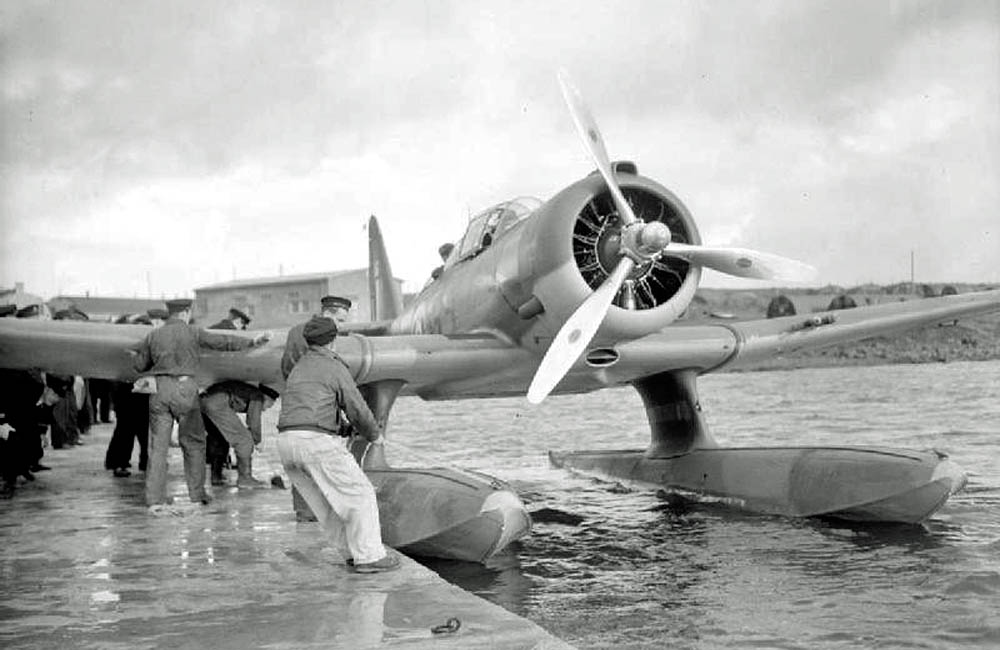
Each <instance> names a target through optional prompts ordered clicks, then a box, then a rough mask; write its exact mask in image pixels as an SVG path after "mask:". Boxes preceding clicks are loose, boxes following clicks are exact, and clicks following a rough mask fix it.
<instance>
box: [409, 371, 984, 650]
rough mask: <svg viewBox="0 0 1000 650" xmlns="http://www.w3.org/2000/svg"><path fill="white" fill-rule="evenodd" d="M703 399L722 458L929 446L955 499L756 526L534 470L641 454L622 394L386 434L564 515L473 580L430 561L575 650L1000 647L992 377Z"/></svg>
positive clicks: (758, 386) (430, 411)
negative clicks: (904, 520)
mask: <svg viewBox="0 0 1000 650" xmlns="http://www.w3.org/2000/svg"><path fill="white" fill-rule="evenodd" d="M700 391H701V400H702V405H703V406H704V408H705V411H706V416H707V418H708V421H709V424H710V426H711V429H712V431H713V434H714V435H715V437H716V438H717V439H718V440H719V442H720V443H721V444H723V445H732V446H742V445H750V446H752V445H831V446H841V445H888V446H898V447H907V448H914V449H927V448H936V449H939V450H942V451H946V452H947V453H949V454H950V455H951V456H952V458H953V459H955V460H956V461H957V462H958V463H959V464H960V465H961V466H962V467H963V468H964V469H965V470H966V471H967V472H968V473H969V485H968V487H967V489H966V490H965V491H964V492H963V493H961V494H959V495H956V496H955V497H952V499H951V500H950V501H949V502H948V504H947V505H946V506H945V507H944V508H943V509H942V510H941V511H940V512H939V513H937V514H936V515H935V516H934V517H932V518H931V520H929V521H928V522H927V523H926V524H925V525H922V526H886V525H882V526H878V525H849V524H846V523H837V522H830V521H819V520H793V519H787V518H782V517H771V516H760V515H753V514H747V513H740V512H735V511H733V510H731V509H729V508H727V507H724V506H721V505H719V504H712V503H691V502H689V501H683V500H679V499H675V498H669V497H667V496H666V495H663V494H657V493H656V492H655V491H653V490H650V491H641V490H639V491H636V490H629V489H625V488H623V487H622V486H620V485H617V484H614V483H608V482H600V481H596V480H592V479H588V478H584V477H580V476H576V475H573V474H571V473H570V472H568V471H565V470H559V469H555V468H552V467H550V466H549V463H548V461H547V457H546V451H547V450H549V449H559V450H567V449H574V450H579V449H601V448H604V449H609V448H625V447H635V448H642V447H644V446H645V445H646V444H647V442H648V436H649V434H648V427H647V424H646V420H645V413H644V410H643V407H642V403H641V401H640V399H639V397H638V395H637V394H636V393H635V392H634V391H633V390H631V389H615V390H607V391H602V392H599V393H595V394H590V395H580V396H567V397H550V398H549V399H548V400H547V401H546V402H545V403H544V405H543V406H541V407H531V406H530V405H529V404H527V402H526V401H524V400H519V399H503V400H478V401H472V402H443V403H427V402H421V401H419V400H416V399H404V400H401V401H400V402H399V403H398V405H397V407H396V410H395V412H394V418H393V428H392V430H391V433H390V436H391V438H393V439H395V440H398V441H399V442H400V443H401V444H403V445H405V447H406V449H409V450H412V452H413V454H415V456H413V458H416V459H418V460H425V461H426V460H427V459H428V458H438V459H441V460H443V461H445V462H447V463H451V464H455V465H458V466H460V467H467V468H472V469H477V470H481V471H485V472H488V473H491V474H493V475H496V476H499V477H500V478H503V479H505V480H508V481H510V482H511V483H512V484H513V485H514V487H515V488H516V489H517V490H518V492H519V493H520V494H521V495H522V497H523V498H524V500H525V501H526V502H527V504H528V507H529V510H531V511H539V510H543V509H545V511H544V512H546V513H549V514H550V515H551V513H553V512H556V513H557V514H558V513H566V514H569V515H572V517H570V518H568V519H567V520H566V521H567V522H568V523H563V522H562V521H563V519H564V518H563V517H552V516H547V517H540V518H539V521H537V522H536V524H535V526H534V530H533V532H532V534H531V536H530V537H528V538H527V539H526V540H524V541H523V542H521V543H519V544H517V545H515V547H513V548H512V549H511V552H509V553H507V554H505V555H504V556H503V557H499V558H496V559H495V560H494V561H492V562H491V563H490V565H489V566H487V567H481V566H479V565H472V564H465V563H457V562H443V561H439V562H427V564H428V565H429V566H431V567H432V568H434V569H435V570H437V571H438V572H439V573H441V574H442V575H443V576H445V577H446V578H448V579H449V580H452V581H453V582H455V583H456V584H459V585H460V586H463V587H464V588H466V589H468V590H470V591H473V592H474V593H477V594H479V595H481V596H483V597H485V598H487V599H489V600H491V601H493V602H495V603H497V604H500V605H502V606H503V607H505V608H507V609H509V610H511V611H513V612H516V613H518V614H521V615H524V616H526V617H528V618H530V619H531V620H533V621H535V622H537V623H539V624H540V625H542V626H543V627H544V628H546V629H548V630H549V631H551V632H553V633H554V634H556V635H557V636H559V637H561V638H563V639H566V640H567V641H569V642H571V643H574V644H576V645H578V646H579V647H581V648H602V647H611V646H614V647H618V648H660V647H680V648H716V647H732V648H746V647H759V648H858V647H879V648H892V647H900V648H967V647H998V646H1000V614H998V612H1000V462H998V458H1000V362H980V363H953V364H928V365H900V366H880V367H869V368H826V369H805V370H790V371H773V372H763V373H732V374H720V375H709V376H706V377H704V378H703V379H702V380H700ZM403 451H405V450H399V449H397V450H396V454H397V456H399V455H402V453H403ZM390 452H391V446H390ZM390 460H391V461H393V462H395V461H396V460H397V459H396V458H392V457H390ZM399 460H406V459H403V458H400V459H399Z"/></svg>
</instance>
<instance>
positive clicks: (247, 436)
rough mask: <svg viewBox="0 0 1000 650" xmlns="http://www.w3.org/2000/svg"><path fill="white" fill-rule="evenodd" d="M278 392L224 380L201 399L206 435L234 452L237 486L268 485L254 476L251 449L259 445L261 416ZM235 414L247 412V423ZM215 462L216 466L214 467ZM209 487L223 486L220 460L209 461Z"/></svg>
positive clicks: (258, 486) (263, 387)
mask: <svg viewBox="0 0 1000 650" xmlns="http://www.w3.org/2000/svg"><path fill="white" fill-rule="evenodd" d="M277 398H278V393H277V392H276V391H274V390H273V389H271V388H268V387H267V386H260V387H257V386H251V385H250V384H248V383H246V382H242V381H223V382H219V383H218V384H214V385H212V386H210V387H209V389H208V390H207V391H205V394H204V395H202V398H201V413H202V416H204V420H205V429H206V430H207V431H208V436H209V438H211V437H212V436H218V437H220V438H223V439H224V440H225V442H226V443H227V445H226V446H227V448H228V446H229V445H232V447H233V449H235V450H236V467H237V471H238V472H239V478H238V479H237V480H236V487H238V488H240V489H253V488H264V487H268V485H269V484H268V483H265V482H264V481H258V480H257V479H255V478H254V477H253V463H252V460H251V459H252V458H253V448H254V445H259V444H260V442H261V418H260V416H261V413H263V412H264V411H266V410H267V409H269V408H271V406H272V405H273V404H274V401H275V400H276V399H277ZM238 413H246V418H247V421H246V424H243V421H242V420H240V418H239V416H238V415H237V414H238ZM216 462H217V463H218V464H216ZM210 465H211V467H212V485H224V484H225V479H224V478H223V477H222V459H215V462H210Z"/></svg>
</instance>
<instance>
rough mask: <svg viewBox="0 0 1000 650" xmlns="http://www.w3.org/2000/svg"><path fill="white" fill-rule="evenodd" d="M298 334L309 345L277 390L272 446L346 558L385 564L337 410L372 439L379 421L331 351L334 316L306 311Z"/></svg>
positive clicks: (367, 486)
mask: <svg viewBox="0 0 1000 650" xmlns="http://www.w3.org/2000/svg"><path fill="white" fill-rule="evenodd" d="M303 335H304V336H305V339H306V342H307V343H308V344H309V349H308V350H307V351H306V353H305V355H303V356H302V358H301V359H299V360H298V362H297V363H296V364H295V367H294V368H293V369H292V371H291V374H289V375H288V379H287V381H286V383H285V392H284V393H283V394H282V395H281V415H280V416H279V418H278V454H279V456H280V457H281V462H282V464H283V465H284V467H285V472H286V473H287V474H288V478H289V479H291V481H292V485H293V486H295V488H296V489H297V490H298V491H299V493H300V494H301V495H302V496H303V497H304V498H305V500H306V503H308V504H309V508H310V509H311V510H312V511H313V512H314V513H315V514H316V516H317V517H318V518H319V520H320V522H321V523H322V524H323V526H324V527H325V528H326V530H327V531H328V532H329V534H330V537H331V541H332V543H333V544H334V546H335V547H336V548H337V549H338V550H339V551H340V552H341V554H343V556H344V557H345V558H346V559H347V563H348V565H350V566H353V567H354V570H355V571H357V572H359V573H379V572H382V571H391V570H393V569H396V568H398V567H399V557H398V556H397V555H395V554H394V553H391V552H387V551H386V548H385V547H384V546H383V545H382V533H381V530H380V527H379V518H378V504H377V503H376V501H375V488H374V487H373V486H372V484H371V482H370V481H369V480H368V477H367V476H365V473H364V472H363V471H362V470H361V468H360V467H359V466H358V463H357V461H356V460H355V459H354V456H353V455H352V454H351V453H350V450H349V449H348V448H347V438H344V437H342V436H341V431H342V430H346V429H347V427H343V426H342V425H343V424H344V422H343V421H342V418H343V415H342V414H344V413H346V415H347V418H348V419H349V420H350V422H351V424H352V425H353V426H354V429H355V430H356V431H357V432H358V433H360V434H361V435H363V436H364V437H366V438H368V440H370V441H371V442H372V444H375V445H379V444H382V443H383V442H384V440H383V438H382V432H381V427H379V425H378V423H377V422H376V421H375V416H374V415H373V414H372V412H371V410H370V409H369V408H368V405H367V404H366V403H365V400H364V398H363V397H362V396H361V392H360V391H359V390H358V387H357V386H356V385H355V383H354V378H353V377H351V373H350V371H349V370H348V367H347V364H346V363H345V362H344V360H343V359H341V358H340V357H339V356H338V355H337V353H336V351H335V342H336V339H337V323H336V321H334V320H332V319H330V318H323V317H320V316H316V317H313V318H312V319H311V320H310V321H309V322H308V323H306V325H305V328H304V330H303Z"/></svg>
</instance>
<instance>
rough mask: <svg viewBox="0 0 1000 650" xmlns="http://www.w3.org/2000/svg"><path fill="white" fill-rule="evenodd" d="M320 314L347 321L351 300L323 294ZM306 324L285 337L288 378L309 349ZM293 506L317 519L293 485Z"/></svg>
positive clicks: (283, 359)
mask: <svg viewBox="0 0 1000 650" xmlns="http://www.w3.org/2000/svg"><path fill="white" fill-rule="evenodd" d="M319 304H320V312H319V315H320V316H322V317H324V318H329V319H330V320H332V321H334V322H336V323H338V324H339V323H344V322H346V321H347V315H348V312H350V310H351V301H350V300H348V299H347V298H343V297H341V296H323V298H322V299H321V300H320V301H319ZM305 326H306V324H305V323H300V324H299V325H296V326H295V327H293V328H292V329H290V330H288V336H287V338H286V339H285V352H284V353H283V354H282V355H281V376H282V377H284V378H285V379H288V375H289V373H291V372H292V368H293V367H294V366H295V362H296V361H298V360H299V359H301V358H302V355H304V354H305V353H306V350H308V349H309V344H308V343H306V338H305V336H304V335H303V333H302V332H303V330H304V329H305ZM292 508H293V509H294V510H295V518H296V519H297V520H299V521H316V515H315V514H313V513H312V512H311V511H310V510H309V505H308V504H307V503H306V502H305V499H303V498H302V495H301V494H299V491H298V490H297V489H295V486H294V485H293V486H292Z"/></svg>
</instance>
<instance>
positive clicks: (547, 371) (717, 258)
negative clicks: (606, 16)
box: [528, 71, 815, 404]
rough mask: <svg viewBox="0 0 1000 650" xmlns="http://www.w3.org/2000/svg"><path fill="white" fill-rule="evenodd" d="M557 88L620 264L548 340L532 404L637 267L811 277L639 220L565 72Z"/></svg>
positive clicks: (789, 264)
mask: <svg viewBox="0 0 1000 650" xmlns="http://www.w3.org/2000/svg"><path fill="white" fill-rule="evenodd" d="M559 85H560V86H561V87H562V92H563V97H564V98H565V100H566V105H567V106H568V107H569V112H570V115H571V116H572V117H573V124H574V125H575V126H576V130H577V132H578V133H579V134H580V137H581V138H582V139H583V141H584V144H585V146H586V149H587V152H588V153H589V154H590V157H591V159H593V161H594V163H595V164H596V165H597V169H598V171H599V172H600V174H601V177H602V178H604V182H605V183H607V185H608V190H609V191H610V192H611V197H612V199H613V200H614V203H615V207H616V208H617V210H618V216H619V218H620V219H621V223H622V237H621V250H620V252H621V259H620V260H619V261H618V264H617V265H616V266H615V268H614V270H613V271H612V272H611V274H610V275H609V276H608V278H607V279H606V280H605V281H604V283H603V284H602V285H601V286H600V287H599V288H598V289H597V291H595V292H594V293H592V294H591V295H590V296H589V297H588V298H587V299H586V300H584V301H583V303H582V304H581V305H580V306H579V307H578V308H577V309H576V311H575V312H573V315H572V316H570V317H569V319H568V320H567V321H566V322H565V323H563V326H562V327H561V328H560V329H559V333H558V334H556V336H555V338H554V339H553V340H552V344H551V345H550V346H549V349H548V351H547V352H546V353H545V357H543V358H542V362H541V363H540V364H539V365H538V369H537V370H536V371H535V376H534V378H533V379H532V380H531V386H529V387H528V401H529V402H531V403H533V404H538V403H540V402H541V401H542V400H544V399H545V398H546V397H547V396H548V394H549V393H550V392H552V389H554V388H555V387H556V384H558V383H559V381H560V380H561V379H562V378H563V376H564V375H565V374H566V373H567V372H569V369H570V368H572V367H573V364H574V363H576V360H577V359H578V358H579V357H580V355H581V354H583V351H584V350H585V349H586V348H587V346H588V345H589V344H590V341H591V339H593V338H594V335H595V334H597V330H598V328H600V326H601V323H602V322H603V321H604V316H605V314H607V312H608V309H610V308H611V304H612V303H613V302H614V299H615V296H617V295H618V291H619V290H620V289H621V287H622V284H623V283H624V282H625V280H626V279H627V278H628V276H629V274H630V273H631V272H632V269H633V268H635V264H636V263H637V262H642V261H645V260H649V259H653V258H656V257H659V256H661V255H669V256H671V257H679V258H682V259H684V260H687V261H688V262H689V263H691V264H694V265H696V266H704V267H707V268H710V269H714V270H716V271H720V272H722V273H726V274H728V275H735V276H738V277H743V278H756V279H762V280H782V281H802V280H807V279H809V278H810V277H812V276H813V275H814V274H815V269H813V268H812V267H811V266H809V265H808V264H803V263H802V262H797V261H795V260H791V259H787V258H784V257H780V256H778V255H772V254H770V253H761V252H758V251H752V250H747V249H743V248H722V247H714V246H696V245H693V244H683V243H679V242H671V241H670V231H669V229H667V228H666V226H665V225H664V224H662V223H660V222H657V221H654V222H650V223H644V222H642V221H638V220H637V219H636V217H635V213H634V212H633V211H632V206H630V205H629V203H628V201H627V200H626V199H625V196H624V195H623V194H622V191H621V188H620V187H619V186H618V181H617V180H616V179H615V176H614V172H613V169H612V167H611V160H610V159H609V158H608V152H607V148H606V147H605V145H604V138H602V137H601V132H600V130H599V129H598V128H597V122H596V121H595V120H594V117H593V115H591V113H590V110H589V109H588V108H587V105H586V104H585V103H584V101H583V98H582V97H581V96H580V93H579V91H578V90H577V89H576V88H575V87H574V86H573V84H572V83H571V82H570V80H569V77H568V75H567V74H566V73H565V72H564V71H560V72H559Z"/></svg>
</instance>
